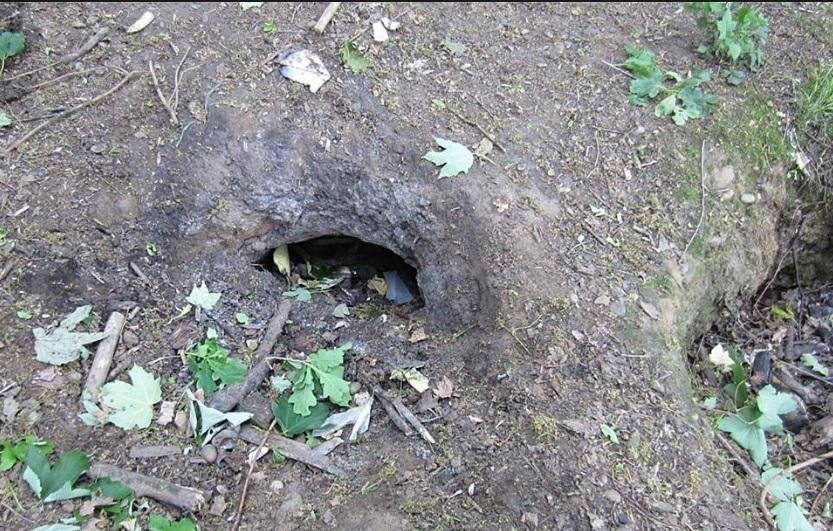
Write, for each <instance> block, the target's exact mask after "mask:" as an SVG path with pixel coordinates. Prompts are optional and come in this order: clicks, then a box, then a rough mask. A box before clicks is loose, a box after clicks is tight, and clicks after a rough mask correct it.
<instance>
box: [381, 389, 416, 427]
mask: <svg viewBox="0 0 833 531" xmlns="http://www.w3.org/2000/svg"><path fill="white" fill-rule="evenodd" d="M373 396H375V397H376V398H378V399H379V402H381V403H382V407H383V408H385V411H387V412H388V416H389V417H390V420H391V422H393V424H394V426H396V427H397V428H399V430H400V431H401V432H402V433H404V434H405V435H406V436H408V437H410V436H411V435H413V434H414V430H412V429H411V427H410V426H408V423H407V422H405V419H403V418H402V416H401V415H400V414H399V412H397V411H396V406H394V405H393V402H391V400H390V398H388V397H387V396H386V395H385V394H384V393H383V392H382V390H381V389H379V388H378V387H376V388H374V389H373Z"/></svg>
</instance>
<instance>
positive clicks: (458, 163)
mask: <svg viewBox="0 0 833 531" xmlns="http://www.w3.org/2000/svg"><path fill="white" fill-rule="evenodd" d="M434 141H435V142H437V144H439V145H440V147H442V148H443V150H442V151H429V152H428V153H426V154H425V155H423V156H422V158H423V159H425V160H427V161H429V162H433V163H434V165H435V166H442V169H441V170H440V175H439V178H440V179H442V178H443V177H453V176H455V175H457V174H458V173H468V172H469V168H471V165H472V164H474V155H472V154H471V151H469V150H468V148H467V147H466V146H464V145H462V144H458V143H457V142H452V141H451V140H446V139H444V138H439V137H434Z"/></svg>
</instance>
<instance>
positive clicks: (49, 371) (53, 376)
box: [32, 365, 66, 389]
mask: <svg viewBox="0 0 833 531" xmlns="http://www.w3.org/2000/svg"><path fill="white" fill-rule="evenodd" d="M65 383H66V378H64V377H63V375H62V374H61V370H60V369H59V368H58V367H56V366H54V365H52V366H51V367H48V368H46V369H43V370H41V371H38V372H36V373H35V376H34V378H32V385H35V386H37V387H42V388H44V389H60V388H61V387H63V386H64V384H65Z"/></svg>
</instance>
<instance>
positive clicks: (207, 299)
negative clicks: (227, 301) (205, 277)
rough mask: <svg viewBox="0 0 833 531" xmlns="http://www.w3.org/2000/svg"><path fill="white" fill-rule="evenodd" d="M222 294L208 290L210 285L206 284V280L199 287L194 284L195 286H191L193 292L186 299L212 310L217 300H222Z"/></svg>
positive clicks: (204, 308) (195, 304)
mask: <svg viewBox="0 0 833 531" xmlns="http://www.w3.org/2000/svg"><path fill="white" fill-rule="evenodd" d="M220 296H221V294H220V293H211V292H210V291H208V287H207V286H206V285H205V281H203V283H202V286H199V287H197V285H196V284H194V287H193V288H191V293H190V294H189V295H188V297H187V298H186V299H185V300H186V301H187V302H189V303H191V304H193V305H194V306H199V307H200V308H202V309H203V310H208V311H211V310H213V309H214V305H216V304H217V301H219V300H220Z"/></svg>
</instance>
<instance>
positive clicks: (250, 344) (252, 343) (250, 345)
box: [246, 339, 257, 351]
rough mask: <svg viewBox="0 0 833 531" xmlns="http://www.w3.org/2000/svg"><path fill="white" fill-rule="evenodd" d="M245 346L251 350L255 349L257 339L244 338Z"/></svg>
mask: <svg viewBox="0 0 833 531" xmlns="http://www.w3.org/2000/svg"><path fill="white" fill-rule="evenodd" d="M246 348H247V349H249V350H251V351H254V350H256V349H257V341H256V340H254V339H247V340H246Z"/></svg>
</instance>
